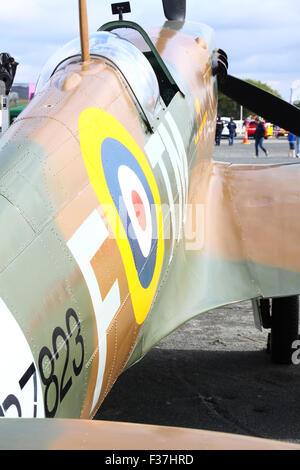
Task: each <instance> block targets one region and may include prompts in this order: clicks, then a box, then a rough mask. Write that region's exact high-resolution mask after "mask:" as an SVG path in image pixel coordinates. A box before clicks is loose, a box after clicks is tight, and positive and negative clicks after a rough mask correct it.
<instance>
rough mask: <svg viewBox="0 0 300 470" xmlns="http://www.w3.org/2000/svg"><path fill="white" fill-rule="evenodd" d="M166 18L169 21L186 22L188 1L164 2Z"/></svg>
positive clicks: (169, 0)
mask: <svg viewBox="0 0 300 470" xmlns="http://www.w3.org/2000/svg"><path fill="white" fill-rule="evenodd" d="M163 7H164V12H165V17H166V18H167V19H168V20H169V21H184V20H185V15H186V0H163Z"/></svg>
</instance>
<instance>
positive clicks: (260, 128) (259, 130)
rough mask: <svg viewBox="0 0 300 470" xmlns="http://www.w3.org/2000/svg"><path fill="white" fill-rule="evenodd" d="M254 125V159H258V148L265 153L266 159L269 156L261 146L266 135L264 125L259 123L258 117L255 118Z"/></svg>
mask: <svg viewBox="0 0 300 470" xmlns="http://www.w3.org/2000/svg"><path fill="white" fill-rule="evenodd" d="M255 123H256V130H255V133H254V139H255V155H254V158H257V157H258V148H259V147H260V148H261V149H262V150H263V152H265V155H266V157H267V156H268V155H269V152H268V151H267V150H266V149H265V147H264V146H263V142H264V138H265V134H266V129H265V126H264V123H263V122H262V121H260V119H259V117H256V118H255Z"/></svg>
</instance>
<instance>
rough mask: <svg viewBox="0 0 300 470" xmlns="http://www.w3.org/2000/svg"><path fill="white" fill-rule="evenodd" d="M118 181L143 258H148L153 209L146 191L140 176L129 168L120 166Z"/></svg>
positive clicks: (151, 234)
mask: <svg viewBox="0 0 300 470" xmlns="http://www.w3.org/2000/svg"><path fill="white" fill-rule="evenodd" d="M118 179H119V184H120V188H121V193H122V198H123V202H124V204H125V207H126V209H127V212H128V215H129V217H130V220H131V224H132V229H133V230H134V234H135V236H136V239H137V241H138V243H139V246H140V249H141V252H142V254H143V256H144V257H145V258H147V256H148V255H149V253H150V249H151V244H152V236H153V229H152V217H151V207H150V204H149V200H148V197H147V194H146V191H145V189H144V186H143V185H142V183H141V181H140V180H139V178H138V176H137V175H136V174H135V173H134V171H132V170H131V168H129V167H128V166H125V165H121V166H120V168H119V170H118Z"/></svg>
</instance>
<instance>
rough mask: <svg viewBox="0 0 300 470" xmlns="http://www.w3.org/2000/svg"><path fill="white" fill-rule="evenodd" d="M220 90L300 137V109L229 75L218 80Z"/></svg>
mask: <svg viewBox="0 0 300 470" xmlns="http://www.w3.org/2000/svg"><path fill="white" fill-rule="evenodd" d="M218 85H219V90H220V91H221V92H222V93H224V95H226V96H228V97H229V98H231V99H233V100H234V101H237V102H238V103H239V104H241V105H243V106H245V107H246V108H248V109H251V111H254V112H255V113H256V114H258V115H259V116H263V117H264V119H266V120H267V121H270V122H272V123H273V124H276V125H278V126H280V127H282V128H284V129H286V130H287V131H290V132H292V133H293V134H295V135H297V136H300V109H299V108H297V107H296V106H293V105H292V104H290V103H288V102H287V101H284V100H282V99H281V98H278V97H277V96H275V95H273V94H272V93H269V92H267V91H265V90H262V89H261V88H258V87H256V86H255V85H252V84H251V83H248V82H246V81H244V80H240V79H239V78H236V77H233V76H232V75H227V76H226V77H222V79H221V80H218Z"/></svg>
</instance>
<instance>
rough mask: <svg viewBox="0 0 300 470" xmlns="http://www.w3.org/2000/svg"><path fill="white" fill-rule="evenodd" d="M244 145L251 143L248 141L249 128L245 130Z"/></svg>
mask: <svg viewBox="0 0 300 470" xmlns="http://www.w3.org/2000/svg"><path fill="white" fill-rule="evenodd" d="M243 144H250V142H249V141H248V129H247V127H246V129H245V135H244V140H243Z"/></svg>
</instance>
